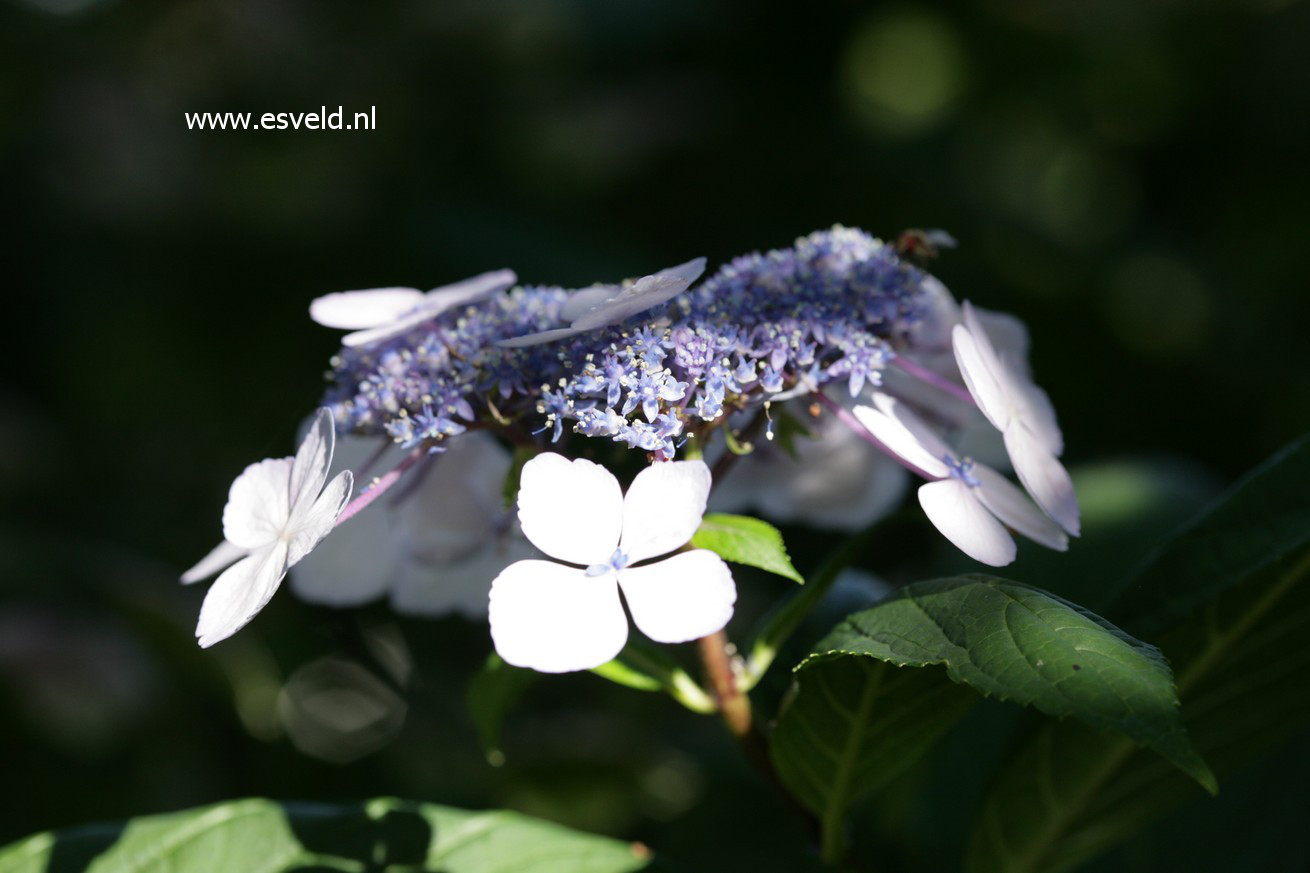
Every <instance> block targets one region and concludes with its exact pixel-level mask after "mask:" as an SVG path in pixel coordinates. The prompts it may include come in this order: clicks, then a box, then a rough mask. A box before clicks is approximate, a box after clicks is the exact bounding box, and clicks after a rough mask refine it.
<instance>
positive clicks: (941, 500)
mask: <svg viewBox="0 0 1310 873" xmlns="http://www.w3.org/2000/svg"><path fill="white" fill-rule="evenodd" d="M873 402H874V406H876V407H877V408H872V407H868V406H857V407H855V416H856V418H858V419H859V420H860V423H861V424H863V425H864V426H865V427H866V428H868V429H869V432H870V433H872V434H873V435H874V436H875V437H877V438H878V440H879V441H881V442H882V444H883V445H885V446H886V447H887V448H888V449H889V450H890V451H891V452H893V453H895V454H896V455H897V456H898V457H900V458H902V459H903V460H905V461H906V462H908V463H909V464H911V465H913V466H915V467H917V468H918V469H919V470H921V471H923V473H924V474H925V475H926V476H927V477H928V478H930V479H932V480H933V481H931V482H928V483H926V484H924V485H921V486H919V505H920V506H922V507H923V511H924V514H926V515H927V516H928V519H929V521H931V522H932V523H933V525H934V526H936V528H937V529H938V530H939V531H941V532H942V535H943V536H945V537H946V538H947V539H948V540H950V541H951V542H952V543H954V544H955V546H956V547H957V548H959V549H960V551H962V552H964V553H965V554H966V555H968V556H969V557H971V558H973V559H974V560H975V561H979V562H981V563H984V564H989V565H991V566H993V567H1003V566H1005V565H1006V564H1009V563H1010V562H1011V561H1013V560H1014V558H1015V553H1016V549H1015V545H1014V538H1013V537H1011V536H1010V534H1009V532H1008V531H1007V530H1006V529H1005V528H1006V527H1007V526H1008V527H1010V528H1013V529H1014V530H1016V531H1018V532H1019V533H1021V534H1023V535H1024V536H1026V537H1028V539H1030V540H1033V541H1034V542H1038V543H1041V544H1042V545H1044V546H1046V547H1047V548H1051V549H1056V550H1057V551H1064V550H1065V549H1066V548H1068V545H1069V540H1068V537H1066V536H1065V534H1064V531H1062V530H1060V528H1059V527H1058V526H1057V525H1055V524H1054V523H1053V522H1052V521H1051V520H1050V519H1049V518H1047V517H1046V516H1045V515H1044V514H1043V513H1042V512H1041V511H1040V510H1039V509H1038V508H1037V507H1036V506H1034V505H1033V503H1032V502H1031V501H1030V500H1028V498H1027V497H1025V496H1024V494H1023V492H1022V491H1020V490H1019V489H1018V488H1017V487H1015V486H1014V485H1013V484H1011V482H1010V481H1009V480H1008V479H1006V478H1005V477H1004V476H1002V475H1001V474H1000V473H997V472H996V471H995V470H993V469H992V468H990V467H987V466H984V465H982V464H978V463H974V462H973V461H970V460H969V459H967V458H959V457H957V456H956V455H955V453H954V452H953V451H952V450H951V448H950V447H949V446H947V445H946V443H945V442H944V441H943V440H942V439H941V438H940V437H938V436H937V434H935V433H934V432H933V431H932V429H931V428H929V427H928V425H927V424H925V423H924V421H923V420H922V419H921V418H919V417H918V416H917V415H915V414H914V413H913V412H912V411H910V409H909V407H907V406H905V404H903V403H899V402H897V401H896V400H895V399H894V398H892V397H890V396H888V395H886V394H874V396H873Z"/></svg>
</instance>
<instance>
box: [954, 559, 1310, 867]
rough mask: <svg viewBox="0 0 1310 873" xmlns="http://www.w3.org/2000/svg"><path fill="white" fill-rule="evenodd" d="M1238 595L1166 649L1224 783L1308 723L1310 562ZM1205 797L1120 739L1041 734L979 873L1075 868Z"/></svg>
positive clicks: (1010, 781) (981, 855) (1168, 640)
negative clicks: (1246, 596)
mask: <svg viewBox="0 0 1310 873" xmlns="http://www.w3.org/2000/svg"><path fill="white" fill-rule="evenodd" d="M1276 569H1277V572H1275V573H1273V574H1272V578H1269V579H1264V580H1262V581H1261V582H1253V583H1251V587H1252V589H1253V591H1252V594H1253V596H1252V597H1251V598H1249V599H1248V602H1246V603H1241V602H1239V599H1240V598H1239V597H1238V592H1239V591H1241V590H1242V589H1238V590H1235V591H1230V592H1229V593H1228V596H1226V597H1222V598H1220V600H1219V602H1218V603H1217V604H1215V606H1213V607H1210V608H1207V609H1206V610H1203V612H1204V613H1205V615H1203V616H1198V618H1197V620H1196V621H1192V622H1187V623H1185V624H1183V625H1180V626H1178V627H1176V628H1174V629H1173V630H1172V631H1170V632H1169V633H1167V634H1165V635H1164V636H1163V637H1162V638H1161V639H1160V644H1161V646H1162V648H1163V649H1164V650H1165V651H1167V652H1169V654H1170V656H1171V657H1172V659H1173V662H1174V664H1175V665H1176V666H1177V668H1178V688H1179V693H1180V694H1181V695H1182V696H1183V697H1184V699H1185V700H1186V701H1187V705H1186V707H1185V708H1184V716H1185V724H1186V727H1187V731H1188V734H1189V735H1190V736H1191V738H1192V741H1193V742H1194V743H1195V745H1196V748H1197V750H1198V752H1199V753H1200V754H1202V755H1204V756H1205V759H1206V760H1207V761H1208V762H1210V763H1211V764H1212V765H1213V766H1214V768H1215V771H1216V772H1217V773H1219V774H1220V775H1221V776H1223V775H1226V774H1230V773H1233V772H1235V771H1236V770H1238V769H1239V768H1240V767H1241V766H1242V765H1244V764H1246V763H1247V762H1248V761H1249V760H1250V759H1251V758H1253V757H1256V756H1258V755H1259V754H1261V753H1262V752H1263V751H1265V750H1267V749H1269V748H1271V747H1274V746H1276V745H1277V744H1278V743H1279V742H1280V741H1282V740H1284V739H1285V738H1286V737H1287V736H1289V735H1290V734H1291V733H1292V732H1294V731H1295V730H1297V729H1298V728H1299V727H1301V726H1303V725H1305V724H1306V723H1307V722H1308V721H1310V712H1307V707H1306V706H1305V701H1306V700H1307V699H1310V646H1307V645H1305V643H1304V642H1303V641H1304V640H1306V639H1310V585H1306V584H1304V582H1305V578H1306V576H1307V572H1308V571H1310V559H1306V558H1302V559H1301V560H1299V561H1292V562H1288V564H1287V565H1280V566H1278V567H1277V568H1276ZM1198 796H1200V793H1199V792H1198V791H1196V789H1195V786H1193V785H1192V784H1191V783H1190V782H1188V780H1186V779H1184V778H1182V777H1180V776H1179V775H1178V774H1177V772H1176V771H1174V770H1172V768H1169V767H1168V766H1165V765H1163V764H1162V762H1160V761H1159V760H1158V759H1156V758H1154V757H1153V756H1150V755H1145V754H1142V753H1141V752H1140V751H1138V750H1137V749H1136V748H1135V747H1134V746H1133V744H1132V743H1130V742H1127V741H1125V740H1123V739H1122V738H1117V737H1111V736H1106V735H1104V734H1097V733H1095V732H1093V731H1090V730H1087V729H1085V728H1083V727H1082V726H1080V725H1077V724H1073V723H1068V722H1066V723H1061V724H1044V725H1040V726H1035V727H1034V730H1033V733H1032V734H1031V736H1030V737H1029V738H1028V740H1027V741H1026V742H1024V743H1023V744H1022V745H1021V746H1019V748H1018V749H1017V750H1016V751H1015V753H1014V754H1012V755H1011V756H1010V758H1009V760H1007V761H1006V763H1005V766H1004V767H1003V768H1002V770H1001V772H1000V774H999V776H998V777H997V779H996V781H995V782H994V783H993V785H992V786H991V787H990V789H989V790H988V792H987V794H986V796H985V797H984V799H983V802H982V806H981V810H980V814H979V816H978V819H977V821H976V823H975V826H974V830H973V834H972V836H971V839H970V849H969V861H970V863H969V866H970V868H971V869H972V870H975V871H978V873H1051V871H1059V870H1069V869H1072V868H1074V867H1076V866H1077V865H1078V864H1079V863H1081V862H1082V861H1084V860H1087V859H1089V858H1091V857H1093V856H1095V855H1096V854H1098V853H1100V852H1102V851H1104V850H1106V849H1107V848H1109V847H1111V846H1113V845H1115V844H1116V843H1119V842H1121V841H1123V840H1125V839H1127V838H1128V837H1130V836H1132V835H1133V834H1135V833H1137V832H1138V831H1141V830H1142V829H1144V828H1145V827H1147V826H1148V825H1149V824H1151V823H1152V822H1153V821H1155V820H1156V819H1158V818H1160V817H1162V816H1164V815H1165V814H1167V813H1169V812H1171V811H1172V810H1174V809H1175V808H1177V807H1178V806H1179V805H1180V804H1182V803H1185V802H1187V801H1189V800H1194V799H1196V798H1197V797H1198Z"/></svg>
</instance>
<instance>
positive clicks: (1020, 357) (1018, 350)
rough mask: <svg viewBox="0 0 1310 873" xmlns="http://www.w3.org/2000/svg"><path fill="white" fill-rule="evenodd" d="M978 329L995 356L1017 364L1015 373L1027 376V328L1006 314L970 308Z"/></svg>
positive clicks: (976, 307)
mask: <svg viewBox="0 0 1310 873" xmlns="http://www.w3.org/2000/svg"><path fill="white" fill-rule="evenodd" d="M969 308H970V309H971V310H973V313H974V316H975V318H976V319H977V325H978V327H979V328H980V329H981V330H982V331H983V332H984V334H986V336H987V339H988V341H989V342H990V343H991V344H992V348H993V349H994V350H995V352H996V354H997V356H998V357H999V358H1000V359H1001V360H1003V361H1006V360H1008V361H1010V362H1011V363H1012V364H1017V368H1016V370H1015V372H1017V373H1019V374H1021V375H1024V376H1026V375H1028V327H1027V326H1026V325H1025V324H1024V323H1023V322H1022V321H1020V320H1019V319H1018V318H1016V317H1015V316H1013V315H1011V314H1010V313H1008V312H996V311H994V310H991V309H983V308H982V307H981V306H972V305H971V306H970V307H969Z"/></svg>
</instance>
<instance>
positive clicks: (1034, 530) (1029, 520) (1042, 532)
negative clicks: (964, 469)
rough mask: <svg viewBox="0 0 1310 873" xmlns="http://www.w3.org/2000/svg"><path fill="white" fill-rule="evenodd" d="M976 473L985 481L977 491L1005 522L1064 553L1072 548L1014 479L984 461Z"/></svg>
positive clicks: (1066, 538)
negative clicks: (1006, 476) (985, 465)
mask: <svg viewBox="0 0 1310 873" xmlns="http://www.w3.org/2000/svg"><path fill="white" fill-rule="evenodd" d="M973 476H974V478H975V479H977V480H978V481H979V482H980V483H982V484H981V487H979V488H978V489H977V490H976V491H975V492H974V494H975V495H976V496H977V498H978V500H979V501H980V502H981V503H982V505H983V506H985V507H987V509H989V510H990V511H991V513H992V515H994V516H996V517H997V518H998V519H1000V521H1001V522H1002V523H1004V524H1005V525H1007V526H1008V527H1010V528H1012V529H1014V530H1015V531H1017V532H1018V533H1021V534H1023V535H1024V536H1026V537H1027V538H1028V539H1030V540H1032V541H1033V542H1036V543H1041V544H1042V545H1044V546H1046V547H1047V548H1048V549H1055V550H1056V551H1057V552H1063V551H1065V550H1066V549H1068V548H1069V538H1068V537H1067V536H1065V533H1064V531H1062V530H1060V526H1059V525H1058V524H1056V523H1055V522H1053V521H1051V519H1050V518H1048V517H1047V516H1046V513H1044V512H1042V511H1041V510H1040V509H1038V508H1037V505H1036V504H1035V503H1033V502H1032V501H1031V500H1029V499H1028V496H1027V495H1026V494H1024V493H1023V491H1021V490H1020V489H1019V488H1018V487H1017V486H1016V485H1015V484H1014V483H1013V482H1011V481H1010V480H1009V479H1006V478H1005V477H1004V476H1002V475H1001V474H1000V473H998V472H996V471H995V470H993V469H992V468H991V467H984V466H983V465H981V464H977V465H975V466H974V468H973Z"/></svg>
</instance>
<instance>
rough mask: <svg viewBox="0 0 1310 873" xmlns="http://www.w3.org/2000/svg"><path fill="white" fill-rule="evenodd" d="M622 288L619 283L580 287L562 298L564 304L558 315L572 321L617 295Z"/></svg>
mask: <svg viewBox="0 0 1310 873" xmlns="http://www.w3.org/2000/svg"><path fill="white" fill-rule="evenodd" d="M622 290H623V286H621V285H592V286H591V287H589V288H580V289H578V290H577V291H574V292H573V293H572V294H570V295H569V296H568V297H567V298H566V299H565V300H564V305H563V306H561V307H560V310H559V317H560V318H561V319H563V320H564V321H573V320H574V319H576V318H579V317H580V316H581V315H582V314H583V313H584V312H589V311H591V310H592V309H595V308H596V307H597V306H600V305H601V304H602V303H604V302H605V301H606V300H611V299H613V298H614V297H616V296H618V294H619V292H620V291H622Z"/></svg>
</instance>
